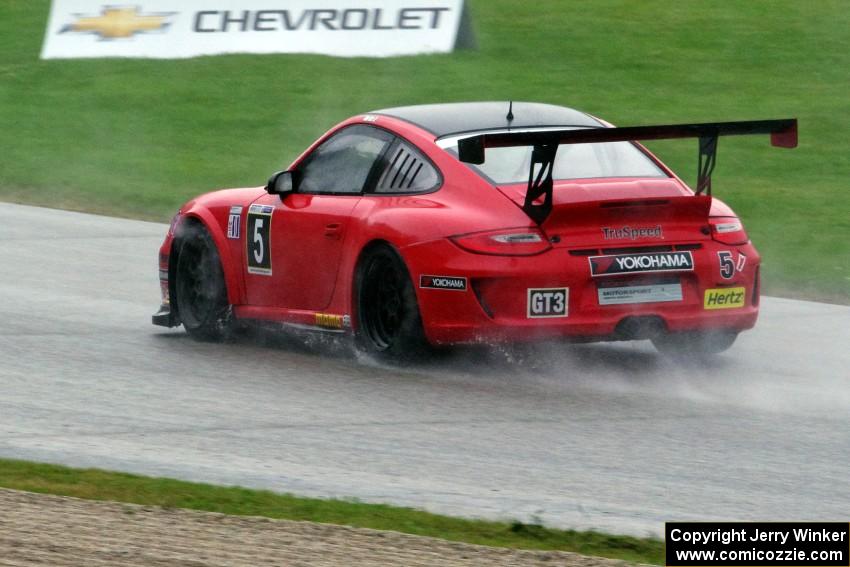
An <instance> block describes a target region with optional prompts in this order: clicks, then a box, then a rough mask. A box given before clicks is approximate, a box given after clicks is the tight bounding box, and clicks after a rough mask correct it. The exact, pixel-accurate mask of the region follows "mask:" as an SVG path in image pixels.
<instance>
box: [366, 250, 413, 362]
mask: <svg viewBox="0 0 850 567" xmlns="http://www.w3.org/2000/svg"><path fill="white" fill-rule="evenodd" d="M355 284H356V285H355V290H356V291H355V293H356V301H357V322H358V325H357V334H356V340H357V345H358V347H359V348H361V349H362V350H364V351H366V352H369V353H372V354H376V355H380V356H386V357H392V358H396V359H398V358H403V357H409V356H414V355H416V354H418V353H420V352H421V351H422V350H423V349H424V348H425V346H426V345H427V343H426V340H425V334H424V332H423V330H422V319H421V317H420V315H419V307H418V305H417V303H416V292H415V290H414V289H413V284H412V282H411V279H410V274H409V273H408V271H407V268H406V267H405V265H404V262H403V261H402V260H401V258H400V257H399V256H398V254H397V253H396V252H395V251H394V250H393V249H391V248H389V247H388V246H378V247H375V248H372V249H371V250H368V251H367V252H366V253H365V254H364V255H363V258H362V259H361V261H360V267H359V268H358V270H357V279H356V282H355Z"/></svg>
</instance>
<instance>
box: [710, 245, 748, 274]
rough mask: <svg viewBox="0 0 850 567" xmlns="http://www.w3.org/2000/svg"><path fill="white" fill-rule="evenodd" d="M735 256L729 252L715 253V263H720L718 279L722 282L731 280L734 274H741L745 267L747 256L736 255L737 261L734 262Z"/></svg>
mask: <svg viewBox="0 0 850 567" xmlns="http://www.w3.org/2000/svg"><path fill="white" fill-rule="evenodd" d="M734 257H735V254H734V253H733V252H730V251H729V250H722V251H720V252H718V253H717V261H718V262H719V263H720V277H721V278H723V279H724V280H731V279H732V278H734V277H735V272H738V273H741V272H742V271H744V267H746V265H747V256H746V255H744V254H741V253H740V252H739V253H738V261H737V262H735V260H734Z"/></svg>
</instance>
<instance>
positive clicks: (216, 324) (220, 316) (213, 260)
mask: <svg viewBox="0 0 850 567" xmlns="http://www.w3.org/2000/svg"><path fill="white" fill-rule="evenodd" d="M177 246H178V250H179V252H178V256H177V269H176V274H175V276H176V281H175V292H176V294H177V298H176V303H177V312H178V314H179V315H180V319H181V321H182V322H183V326H184V327H185V328H186V332H187V333H189V335H190V336H191V337H192V338H194V339H198V340H203V341H220V340H222V339H224V338H226V337H227V336H228V335H229V333H230V328H231V323H232V320H231V319H232V318H231V313H230V305H229V304H228V302H227V287H226V285H225V283H224V272H223V271H222V268H221V259H220V258H219V255H218V250H217V249H216V247H215V243H214V242H213V240H212V237H211V236H210V234H209V232H207V230H206V229H205V228H204V227H202V226H200V225H197V224H192V225H189V226H187V227H186V228H185V230H184V231H183V234H181V235H180V239H179V241H178V245H177Z"/></svg>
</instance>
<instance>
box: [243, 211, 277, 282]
mask: <svg viewBox="0 0 850 567" xmlns="http://www.w3.org/2000/svg"><path fill="white" fill-rule="evenodd" d="M273 212H274V207H271V206H265V205H251V208H250V209H249V210H248V223H247V224H248V227H247V228H248V230H246V231H245V246H246V249H245V256H246V258H247V259H248V273H249V274H260V275H264V276H270V275H272V257H271V232H272V213H273Z"/></svg>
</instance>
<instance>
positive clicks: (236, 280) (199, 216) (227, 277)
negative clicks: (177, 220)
mask: <svg viewBox="0 0 850 567" xmlns="http://www.w3.org/2000/svg"><path fill="white" fill-rule="evenodd" d="M183 215H184V220H183V221H182V222H186V219H189V218H192V219H195V220H197V221H199V222H200V223H201V224H203V225H204V227H205V228H206V229H207V231H208V232H209V233H210V236H212V239H213V242H214V243H215V247H216V249H217V250H218V255H219V258H220V259H221V269H222V271H223V272H224V283H225V285H226V286H227V301H228V302H229V303H230V304H231V305H240V304H242V303H243V298H244V297H245V290H244V289H243V287H242V278H241V277H239V276H240V274H239V266H240V264H239V262H238V261H236V260H235V259H234V258H233V255H232V254H231V252H230V247H229V246H228V244H227V238H226V236H225V233H224V229H223V228H222V226H221V224H220V223H219V221H218V220H217V219H216V218H215V216H214V215H213V214H212V212H211V211H210V210H209V209H207V208H205V207H203V206H198V205H197V204H193V205H192V206H191V207H190V208H189V209H187V210H186V211H184V212H183ZM181 224H182V223H181Z"/></svg>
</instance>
